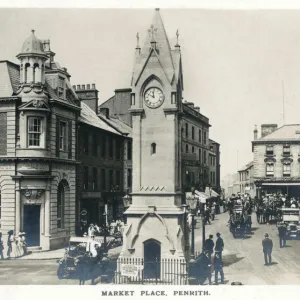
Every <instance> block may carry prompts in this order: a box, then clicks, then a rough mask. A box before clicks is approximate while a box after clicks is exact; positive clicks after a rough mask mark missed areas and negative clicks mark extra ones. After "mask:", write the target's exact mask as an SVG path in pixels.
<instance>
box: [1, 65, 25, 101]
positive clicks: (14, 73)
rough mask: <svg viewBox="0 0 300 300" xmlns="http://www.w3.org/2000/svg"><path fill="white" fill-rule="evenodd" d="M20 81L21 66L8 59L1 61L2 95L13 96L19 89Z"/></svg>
mask: <svg viewBox="0 0 300 300" xmlns="http://www.w3.org/2000/svg"><path fill="white" fill-rule="evenodd" d="M19 81H20V73H19V66H18V65H16V64H14V63H12V62H10V61H7V60H4V61H0V97H11V96H12V95H13V93H14V92H16V91H17V90H18V86H19Z"/></svg>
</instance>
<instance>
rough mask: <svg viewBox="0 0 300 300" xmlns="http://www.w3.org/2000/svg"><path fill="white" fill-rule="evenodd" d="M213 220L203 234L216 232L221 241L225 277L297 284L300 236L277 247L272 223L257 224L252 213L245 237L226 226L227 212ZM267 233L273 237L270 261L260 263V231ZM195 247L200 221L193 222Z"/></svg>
mask: <svg viewBox="0 0 300 300" xmlns="http://www.w3.org/2000/svg"><path fill="white" fill-rule="evenodd" d="M216 218H217V220H215V221H213V222H212V225H207V226H206V237H208V235H209V234H213V235H214V240H215V239H216V237H215V235H216V233H217V232H220V233H221V235H222V237H223V240H224V243H225V250H224V252H223V260H224V266H225V267H224V273H225V281H228V282H227V283H228V284H230V283H231V282H232V281H240V282H242V283H243V284H247V285H250V284H251V285H252V284H256V285H264V284H276V285H279V284H300V255H299V254H300V251H299V250H300V240H288V241H287V247H286V248H280V247H279V239H278V235H277V229H276V225H267V224H258V223H257V222H256V216H255V214H253V216H252V221H253V224H252V227H253V228H252V234H251V235H249V236H247V237H246V238H245V239H240V238H236V239H234V238H233V236H232V235H231V234H230V232H229V228H228V227H227V226H226V225H227V221H228V219H229V216H228V213H222V214H220V215H217V216H216ZM265 233H269V235H270V238H271V239H272V240H273V245H274V247H273V253H272V258H273V261H274V264H273V265H271V266H264V256H263V252H262V246H261V242H262V239H263V238H264V234H265ZM195 235H196V249H198V250H200V249H201V246H202V229H201V221H200V220H199V222H198V223H197V229H196V233H195Z"/></svg>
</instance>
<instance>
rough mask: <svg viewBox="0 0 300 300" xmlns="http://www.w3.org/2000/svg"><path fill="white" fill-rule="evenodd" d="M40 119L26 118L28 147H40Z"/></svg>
mask: <svg viewBox="0 0 300 300" xmlns="http://www.w3.org/2000/svg"><path fill="white" fill-rule="evenodd" d="M41 136H42V119H41V118H36V117H29V118H28V147H41V144H42V141H41Z"/></svg>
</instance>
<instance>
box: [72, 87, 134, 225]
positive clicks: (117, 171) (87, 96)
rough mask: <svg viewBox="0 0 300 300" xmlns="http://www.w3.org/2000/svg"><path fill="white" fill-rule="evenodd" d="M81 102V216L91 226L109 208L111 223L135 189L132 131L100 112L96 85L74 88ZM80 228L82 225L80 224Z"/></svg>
mask: <svg viewBox="0 0 300 300" xmlns="http://www.w3.org/2000/svg"><path fill="white" fill-rule="evenodd" d="M73 88H74V90H75V91H76V94H77V95H78V97H79V98H80V100H81V109H82V110H81V114H80V116H79V118H78V160H79V161H80V162H81V164H80V165H79V166H78V176H77V179H78V197H79V201H78V213H79V214H81V213H82V214H84V215H85V216H84V218H83V217H82V216H79V219H86V221H87V223H88V224H90V223H100V224H101V223H102V222H103V214H104V212H105V205H107V214H108V221H111V220H112V219H116V218H117V217H118V216H121V215H122V214H123V212H124V207H123V200H122V197H123V196H124V195H125V194H126V192H127V190H128V188H130V187H131V174H132V172H131V168H132V167H131V163H130V162H131V157H130V156H131V150H130V155H128V154H127V149H130V146H131V128H130V127H129V126H127V125H126V124H125V123H123V122H122V121H121V120H119V119H117V118H114V117H110V116H109V110H108V109H101V112H100V113H99V114H98V115H97V111H98V90H97V89H96V87H95V84H87V85H77V86H73ZM124 175H125V176H124ZM78 225H79V224H78Z"/></svg>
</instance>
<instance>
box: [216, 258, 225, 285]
mask: <svg viewBox="0 0 300 300" xmlns="http://www.w3.org/2000/svg"><path fill="white" fill-rule="evenodd" d="M214 269H215V284H218V273H220V275H221V283H222V284H224V272H223V261H222V257H221V256H220V253H219V252H215V257H214Z"/></svg>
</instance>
